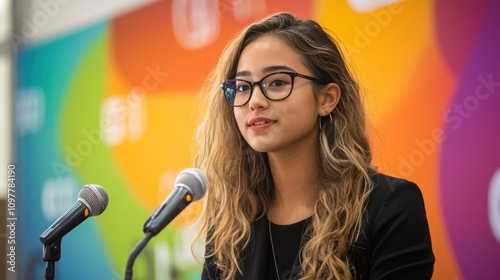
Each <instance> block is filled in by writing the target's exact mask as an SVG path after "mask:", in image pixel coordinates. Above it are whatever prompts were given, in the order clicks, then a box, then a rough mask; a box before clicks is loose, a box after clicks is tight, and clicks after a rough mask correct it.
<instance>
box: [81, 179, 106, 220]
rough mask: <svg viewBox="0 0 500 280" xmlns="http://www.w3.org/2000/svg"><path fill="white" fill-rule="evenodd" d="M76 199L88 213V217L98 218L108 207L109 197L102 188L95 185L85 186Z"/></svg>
mask: <svg viewBox="0 0 500 280" xmlns="http://www.w3.org/2000/svg"><path fill="white" fill-rule="evenodd" d="M78 199H79V200H80V201H82V202H83V203H84V204H85V205H86V206H87V207H88V208H89V211H90V216H98V215H100V214H101V213H102V212H104V210H106V207H107V206H108V202H109V197H108V194H107V193H106V191H105V190H104V188H103V187H101V186H99V185H95V184H87V185H85V186H84V187H83V189H82V190H81V191H80V193H79V194H78Z"/></svg>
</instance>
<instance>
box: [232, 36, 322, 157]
mask: <svg viewBox="0 0 500 280" xmlns="http://www.w3.org/2000/svg"><path fill="white" fill-rule="evenodd" d="M280 71H286V72H296V73H299V74H304V75H307V76H312V73H311V72H310V71H309V70H308V69H307V67H306V66H305V65H304V64H303V63H302V61H301V58H300V56H299V54H298V53H297V52H296V51H294V50H293V49H292V48H291V47H289V46H288V45H287V44H286V43H285V42H283V41H281V40H280V39H278V38H277V37H275V36H273V35H263V36H261V37H259V38H258V39H256V40H255V41H253V42H252V43H250V44H249V45H248V46H246V47H245V49H244V50H243V52H242V54H241V56H240V59H239V62H238V66H237V71H236V78H237V79H243V80H246V81H250V82H256V81H259V80H261V79H262V78H263V77H265V76H267V75H269V74H271V73H275V72H280ZM293 84H294V85H293V90H292V93H291V94H290V96H288V98H286V99H284V100H279V101H272V100H269V99H267V98H266V97H265V96H264V95H263V93H262V91H261V89H260V88H259V87H258V86H255V87H254V89H253V93H252V95H251V98H250V100H249V102H248V103H247V104H245V105H244V106H241V107H235V108H234V116H235V118H236V121H237V123H238V127H239V129H240V131H241V133H242V135H243V137H244V138H245V140H246V141H247V142H248V144H249V145H250V146H251V147H252V148H253V149H254V150H256V151H258V152H269V153H272V152H279V151H285V150H287V149H297V148H300V147H310V148H313V147H314V145H313V144H314V143H316V142H317V139H318V133H319V132H318V124H317V120H318V105H317V102H316V99H315V97H314V92H313V82H312V81H311V80H308V79H305V78H301V77H295V78H294V83H293Z"/></svg>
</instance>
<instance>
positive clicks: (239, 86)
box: [236, 84, 250, 92]
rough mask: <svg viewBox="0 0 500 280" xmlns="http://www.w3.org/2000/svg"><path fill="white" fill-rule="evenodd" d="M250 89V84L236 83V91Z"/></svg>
mask: <svg viewBox="0 0 500 280" xmlns="http://www.w3.org/2000/svg"><path fill="white" fill-rule="evenodd" d="M249 89H250V87H249V86H248V85H245V84H242V85H236V92H245V91H247V90H249Z"/></svg>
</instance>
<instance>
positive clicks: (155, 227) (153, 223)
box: [143, 187, 193, 236]
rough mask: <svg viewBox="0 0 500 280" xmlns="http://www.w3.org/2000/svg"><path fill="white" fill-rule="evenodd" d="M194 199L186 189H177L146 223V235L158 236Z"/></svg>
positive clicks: (144, 228) (144, 229)
mask: <svg viewBox="0 0 500 280" xmlns="http://www.w3.org/2000/svg"><path fill="white" fill-rule="evenodd" d="M192 200H193V198H192V195H191V193H190V191H189V190H188V189H186V188H184V187H176V188H175V189H174V190H173V191H172V193H170V195H169V196H168V197H167V199H165V202H163V203H162V204H161V205H160V206H159V207H158V208H156V210H155V211H154V212H153V214H151V216H150V217H149V218H148V220H147V221H146V223H144V227H143V231H144V233H148V232H149V233H151V234H152V235H153V236H156V235H157V234H158V233H159V232H160V231H161V230H162V229H163V228H164V227H166V226H167V225H168V224H169V223H170V222H171V221H172V220H173V219H174V218H175V217H177V215H179V214H180V213H181V211H182V210H184V208H186V207H187V206H188V205H189V204H190V203H191V202H192Z"/></svg>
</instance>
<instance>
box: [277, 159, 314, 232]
mask: <svg viewBox="0 0 500 280" xmlns="http://www.w3.org/2000/svg"><path fill="white" fill-rule="evenodd" d="M268 158H269V165H270V168H271V173H272V175H273V181H274V192H275V196H274V200H273V201H272V204H271V208H270V210H269V212H268V218H269V219H270V220H271V221H272V222H274V223H276V224H283V225H285V224H292V223H295V222H298V221H301V220H303V219H306V218H307V217H309V216H311V215H312V214H313V213H314V205H315V203H316V201H317V199H318V187H317V184H316V180H317V178H318V170H319V158H318V153H317V152H313V151H311V149H307V150H302V151H300V149H297V150H294V151H293V152H290V151H288V152H287V153H281V154H280V153H272V154H268Z"/></svg>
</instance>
